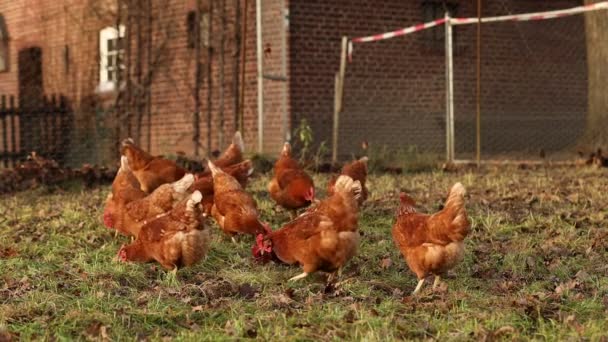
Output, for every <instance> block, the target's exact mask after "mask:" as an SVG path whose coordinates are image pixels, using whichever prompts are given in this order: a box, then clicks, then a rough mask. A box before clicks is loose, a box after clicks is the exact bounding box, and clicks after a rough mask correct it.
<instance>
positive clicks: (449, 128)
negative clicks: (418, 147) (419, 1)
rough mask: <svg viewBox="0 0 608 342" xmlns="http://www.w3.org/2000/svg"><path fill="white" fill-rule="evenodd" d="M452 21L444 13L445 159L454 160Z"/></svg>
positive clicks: (447, 14) (448, 15)
mask: <svg viewBox="0 0 608 342" xmlns="http://www.w3.org/2000/svg"><path fill="white" fill-rule="evenodd" d="M452 40H453V37H452V22H451V19H450V14H449V13H448V12H446V13H445V59H446V66H445V78H446V120H445V128H446V132H445V134H446V152H447V156H446V157H447V161H448V162H453V161H454V70H453V68H454V53H453V51H452V49H453V44H452Z"/></svg>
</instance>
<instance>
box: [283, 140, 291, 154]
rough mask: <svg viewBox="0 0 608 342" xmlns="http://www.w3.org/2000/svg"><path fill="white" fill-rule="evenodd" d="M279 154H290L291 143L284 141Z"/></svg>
mask: <svg viewBox="0 0 608 342" xmlns="http://www.w3.org/2000/svg"><path fill="white" fill-rule="evenodd" d="M281 155H284V156H291V144H290V143H288V142H286V143H284V144H283V149H282V150H281Z"/></svg>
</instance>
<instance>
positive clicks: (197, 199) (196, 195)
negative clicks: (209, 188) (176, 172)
mask: <svg viewBox="0 0 608 342" xmlns="http://www.w3.org/2000/svg"><path fill="white" fill-rule="evenodd" d="M202 200H203V195H202V194H201V192H200V191H198V190H196V191H195V192H193V193H192V195H190V198H189V199H188V202H186V210H189V211H194V207H195V206H196V205H197V204H198V203H201V201H202Z"/></svg>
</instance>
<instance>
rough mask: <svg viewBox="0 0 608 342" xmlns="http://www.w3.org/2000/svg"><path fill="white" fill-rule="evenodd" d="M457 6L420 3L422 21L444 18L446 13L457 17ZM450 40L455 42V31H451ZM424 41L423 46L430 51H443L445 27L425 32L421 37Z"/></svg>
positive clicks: (429, 2)
mask: <svg viewBox="0 0 608 342" xmlns="http://www.w3.org/2000/svg"><path fill="white" fill-rule="evenodd" d="M457 9H458V5H457V4H453V3H448V2H445V1H437V0H436V1H424V2H422V20H423V22H425V23H428V22H429V21H433V20H435V19H440V18H443V17H445V13H446V12H448V13H449V14H450V17H455V16H456V15H457V13H456V10H457ZM452 33H453V35H454V36H453V37H452V39H454V40H455V36H456V31H455V30H453V31H452ZM421 37H422V39H423V40H424V46H425V47H426V48H429V49H431V50H437V51H443V50H444V48H445V26H444V25H440V26H436V27H434V28H431V29H428V30H425V31H424V32H423V34H422V35H421Z"/></svg>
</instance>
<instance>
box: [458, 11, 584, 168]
mask: <svg viewBox="0 0 608 342" xmlns="http://www.w3.org/2000/svg"><path fill="white" fill-rule="evenodd" d="M506 3H508V2H506ZM506 8H507V9H509V7H506ZM507 13H509V12H507ZM454 28H455V41H456V48H455V57H454V97H455V142H456V145H455V148H456V158H457V159H475V157H476V153H475V152H476V128H477V124H476V111H477V109H476V104H477V91H476V80H477V69H476V64H477V63H476V60H475V58H476V52H475V46H476V33H477V32H476V31H477V25H469V26H455V27H454ZM586 49H587V46H586V41H585V26H584V15H574V16H570V17H566V18H558V19H552V20H539V21H507V22H497V23H487V24H482V26H481V68H480V74H481V84H480V87H481V92H480V97H479V104H480V107H481V121H480V122H481V127H480V131H481V156H482V159H538V158H540V157H541V155H544V156H545V157H547V158H551V159H564V158H572V156H573V155H574V152H575V151H576V146H577V145H578V143H579V140H580V138H581V137H582V135H583V133H584V130H585V123H586V115H587V88H588V82H587V72H588V65H587V53H586ZM541 151H542V152H541Z"/></svg>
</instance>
